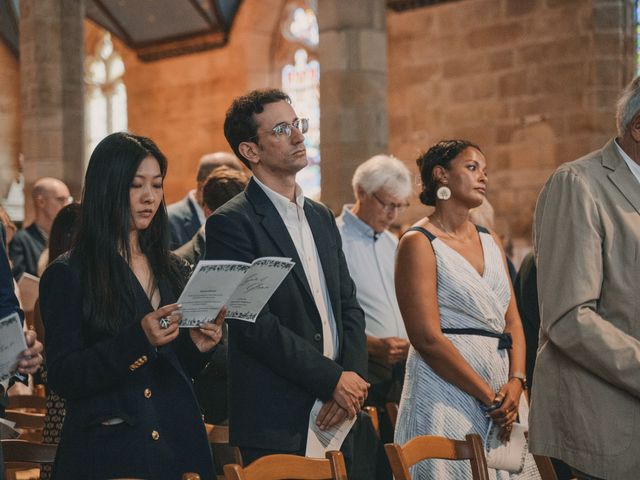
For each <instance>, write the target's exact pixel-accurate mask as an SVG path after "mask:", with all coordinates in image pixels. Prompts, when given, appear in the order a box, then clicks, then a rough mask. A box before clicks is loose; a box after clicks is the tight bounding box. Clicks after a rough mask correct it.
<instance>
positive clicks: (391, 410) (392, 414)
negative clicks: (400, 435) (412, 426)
mask: <svg viewBox="0 0 640 480" xmlns="http://www.w3.org/2000/svg"><path fill="white" fill-rule="evenodd" d="M385 408H386V409H387V415H388V416H389V421H390V422H391V428H392V429H393V430H394V431H395V429H396V420H397V419H398V404H397V403H396V402H387V403H386V404H385Z"/></svg>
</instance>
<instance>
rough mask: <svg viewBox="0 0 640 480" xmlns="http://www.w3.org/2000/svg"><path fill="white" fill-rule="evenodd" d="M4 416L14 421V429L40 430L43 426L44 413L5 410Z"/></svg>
mask: <svg viewBox="0 0 640 480" xmlns="http://www.w3.org/2000/svg"><path fill="white" fill-rule="evenodd" d="M5 418H6V419H7V420H10V421H12V422H15V423H16V425H15V427H14V428H16V429H29V430H40V429H42V428H44V413H33V412H23V411H20V410H6V411H5Z"/></svg>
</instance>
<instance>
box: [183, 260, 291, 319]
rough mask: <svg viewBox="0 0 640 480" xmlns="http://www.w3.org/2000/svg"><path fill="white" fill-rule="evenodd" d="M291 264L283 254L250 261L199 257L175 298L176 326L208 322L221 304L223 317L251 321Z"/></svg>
mask: <svg viewBox="0 0 640 480" xmlns="http://www.w3.org/2000/svg"><path fill="white" fill-rule="evenodd" d="M294 265H295V262H292V261H291V259H290V258H283V257H262V258H257V259H256V260H254V261H253V262H252V263H244V262H235V261H226V260H201V261H200V262H198V265H197V266H196V268H195V270H194V271H193V274H192V275H191V278H190V279H189V282H187V286H186V287H185V288H184V291H183V292H182V294H181V295H180V298H179V299H178V303H179V304H181V305H182V308H181V312H182V320H181V321H180V326H181V327H198V326H200V325H202V324H204V323H211V322H213V321H214V320H215V318H216V316H217V315H218V312H219V311H220V309H221V308H222V307H223V306H225V305H226V306H227V316H226V318H237V319H240V320H245V321H247V322H255V321H256V317H257V316H258V314H259V313H260V310H262V308H263V307H264V306H265V304H266V303H267V301H268V300H269V298H271V295H273V292H275V291H276V288H278V286H279V285H280V283H282V281H283V280H284V278H285V277H286V276H287V274H288V273H289V270H291V269H292V268H293V266H294Z"/></svg>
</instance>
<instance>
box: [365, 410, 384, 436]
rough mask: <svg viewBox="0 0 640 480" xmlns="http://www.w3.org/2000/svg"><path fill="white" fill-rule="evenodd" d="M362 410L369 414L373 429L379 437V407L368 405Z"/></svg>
mask: <svg viewBox="0 0 640 480" xmlns="http://www.w3.org/2000/svg"><path fill="white" fill-rule="evenodd" d="M362 410H364V412H365V413H366V414H367V415H369V418H370V419H371V425H372V426H373V430H374V431H375V432H376V435H378V438H380V417H378V409H377V408H376V407H371V406H366V407H362Z"/></svg>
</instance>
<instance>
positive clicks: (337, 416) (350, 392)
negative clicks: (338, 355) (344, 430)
mask: <svg viewBox="0 0 640 480" xmlns="http://www.w3.org/2000/svg"><path fill="white" fill-rule="evenodd" d="M369 386H370V385H369V383H367V382H366V381H364V380H363V379H362V377H361V376H360V375H358V374H357V373H355V372H342V374H341V375H340V379H339V380H338V384H337V385H336V388H335V389H334V390H333V396H332V398H331V400H329V401H327V402H325V403H324V405H322V408H321V409H320V412H319V413H318V417H317V418H316V425H318V427H319V428H320V430H328V429H330V428H333V427H335V426H336V425H338V424H339V423H341V422H342V421H343V420H344V419H346V418H353V417H355V416H356V414H357V413H358V411H360V409H361V408H362V405H363V404H364V401H365V400H366V398H367V393H368V390H369Z"/></svg>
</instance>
